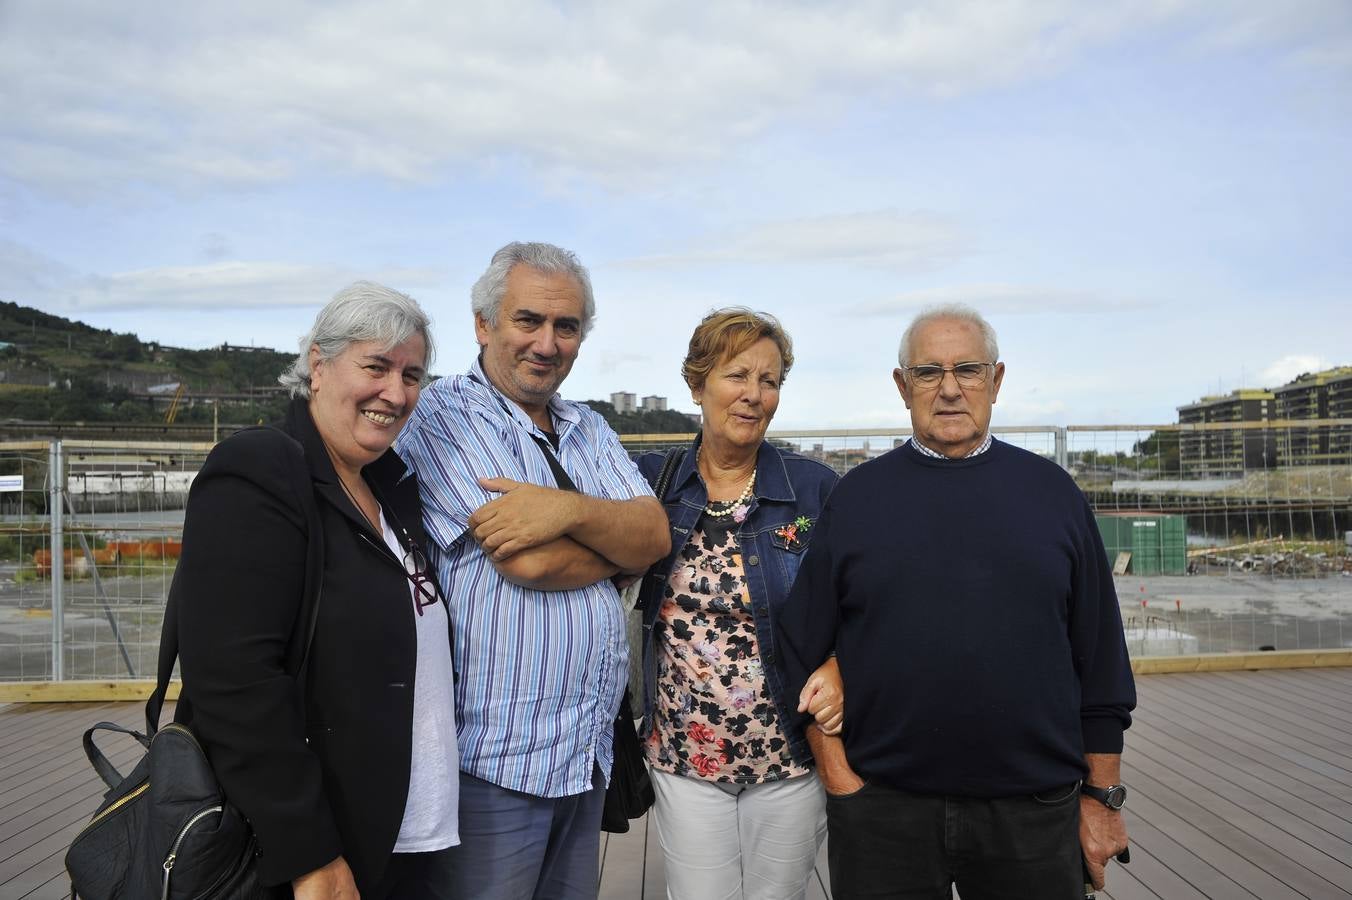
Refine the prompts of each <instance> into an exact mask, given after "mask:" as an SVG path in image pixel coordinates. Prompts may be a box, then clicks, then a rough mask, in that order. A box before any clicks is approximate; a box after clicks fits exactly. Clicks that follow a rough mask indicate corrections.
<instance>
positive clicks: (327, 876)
mask: <svg viewBox="0 0 1352 900" xmlns="http://www.w3.org/2000/svg"><path fill="white" fill-rule="evenodd" d="M291 891H292V893H293V894H294V896H295V898H296V900H361V894H359V893H358V892H357V882H355V881H354V880H353V879H352V870H351V869H349V868H348V867H347V861H346V860H345V859H343V858H342V857H341V856H340V857H338V858H337V859H335V860H334V861H333V862H331V863H329V864H328V865H327V866H324V867H323V868H319V869H315V870H314V871H313V872H307V873H306V874H304V875H302V876H300V877H299V878H293V879H292V880H291Z"/></svg>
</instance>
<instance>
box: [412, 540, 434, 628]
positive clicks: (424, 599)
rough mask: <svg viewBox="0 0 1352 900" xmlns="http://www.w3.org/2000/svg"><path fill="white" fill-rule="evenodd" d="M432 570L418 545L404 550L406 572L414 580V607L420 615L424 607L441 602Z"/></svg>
mask: <svg viewBox="0 0 1352 900" xmlns="http://www.w3.org/2000/svg"><path fill="white" fill-rule="evenodd" d="M430 571H431V570H430V569H429V568H428V565H427V557H425V556H423V553H422V551H421V550H419V549H418V548H417V547H409V548H408V550H406V551H405V552H404V574H405V575H407V576H408V580H409V581H411V582H413V593H414V597H413V608H414V609H416V610H417V611H418V615H420V616H421V615H422V614H423V608H424V607H427V606H431V605H432V604H433V603H439V602H441V594H440V592H439V591H438V590H437V582H436V579H434V578H433V577H432V576H431V574H430Z"/></svg>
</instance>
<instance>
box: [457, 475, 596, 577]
mask: <svg viewBox="0 0 1352 900" xmlns="http://www.w3.org/2000/svg"><path fill="white" fill-rule="evenodd" d="M479 485H480V486H481V487H482V488H483V489H484V490H486V491H492V492H494V493H500V494H502V496H501V497H498V498H496V499H494V500H490V501H488V502H487V503H485V504H484V505H483V506H481V507H479V508H478V509H476V510H475V511H474V513H473V514H472V515H471V516H470V517H469V527H470V531H471V533H472V534H473V535H474V540H476V541H478V542H479V546H481V547H483V549H484V553H485V554H487V555H488V557H489V558H490V559H492V560H494V561H497V562H501V561H503V560H505V559H509V558H510V557H511V556H512V555H513V554H514V553H519V552H521V551H522V550H529V549H530V548H532V547H538V546H540V545H541V544H546V543H548V542H550V541H552V540H554V539H555V538H559V537H562V536H564V535H566V534H567V533H568V532H569V530H571V529H572V528H573V526H574V525H575V524H576V523H577V511H576V509H577V507H576V503H577V499H578V496H579V495H578V494H577V493H576V492H575V491H561V490H558V489H557V488H547V487H540V486H539V485H538V484H526V483H525V482H521V481H513V480H512V479H510V478H480V479H479Z"/></svg>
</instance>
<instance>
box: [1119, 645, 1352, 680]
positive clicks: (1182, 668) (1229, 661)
mask: <svg viewBox="0 0 1352 900" xmlns="http://www.w3.org/2000/svg"><path fill="white" fill-rule="evenodd" d="M1347 666H1352V649H1349V648H1339V649H1331V650H1278V651H1270V652H1267V653H1198V654H1194V655H1191V656H1138V657H1136V658H1134V659H1132V661H1131V669H1132V671H1133V672H1135V673H1136V674H1137V675H1165V674H1169V673H1182V672H1233V671H1241V670H1243V671H1261V670H1265V669H1310V668H1323V667H1347Z"/></svg>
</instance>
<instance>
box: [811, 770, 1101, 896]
mask: <svg viewBox="0 0 1352 900" xmlns="http://www.w3.org/2000/svg"><path fill="white" fill-rule="evenodd" d="M826 821H827V829H828V840H827V857H828V859H829V861H830V865H831V895H832V896H833V897H835V898H836V900H862V898H884V897H885V898H889V900H902V898H906V900H948V898H949V897H951V896H952V891H951V887H950V886H951V885H954V884H956V885H957V888H958V893H959V894H961V895H962V898H963V900H1001V898H1009V897H1021V898H1022V897H1036V898H1038V900H1083V898H1084V875H1083V871H1082V870H1081V851H1080V791H1079V783H1078V782H1076V783H1074V784H1069V785H1065V786H1064V787H1060V788H1057V789H1055V790H1051V791H1045V792H1043V793H1041V794H1035V795H1031V796H1023V797H1002V798H998V799H994V800H983V799H980V798H976V797H944V796H940V795H934V794H911V793H907V792H905V791H898V790H894V789H892V788H888V787H884V786H882V785H878V784H866V785H864V786H863V787H862V788H860V789H859V790H858V791H856V792H855V793H853V794H846V795H845V796H843V797H833V796H831V795H830V794H828V795H827V797H826Z"/></svg>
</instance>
